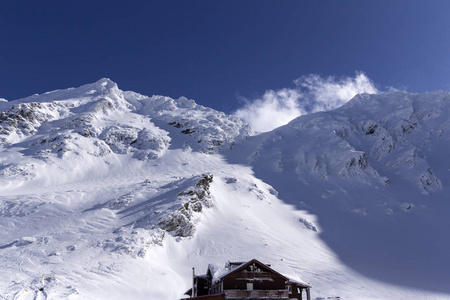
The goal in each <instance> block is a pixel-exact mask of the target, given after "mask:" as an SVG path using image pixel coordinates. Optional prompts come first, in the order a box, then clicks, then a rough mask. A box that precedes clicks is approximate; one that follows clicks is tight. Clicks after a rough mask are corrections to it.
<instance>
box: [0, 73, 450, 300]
mask: <svg viewBox="0 0 450 300" xmlns="http://www.w3.org/2000/svg"><path fill="white" fill-rule="evenodd" d="M449 101H450V95H449V94H447V93H442V92H434V93H429V94H422V95H419V94H409V93H403V92H397V93H392V94H380V95H370V96H369V95H359V96H356V97H355V98H354V99H353V100H351V101H350V102H348V103H347V104H346V105H344V106H343V107H341V108H339V109H337V110H334V111H329V112H322V113H315V114H311V115H306V116H303V117H299V118H297V119H295V120H293V121H292V122H291V123H289V124H288V125H286V126H283V127H280V128H278V129H276V130H274V131H272V132H268V133H265V134H261V135H254V132H253V130H252V129H251V128H250V127H249V126H248V125H247V124H246V123H245V122H243V121H241V120H240V119H238V118H236V117H234V116H230V115H226V114H224V113H222V112H218V111H215V110H213V109H210V108H206V107H203V106H200V105H197V104H196V103H195V102H194V101H192V100H188V99H186V98H180V99H178V100H175V99H171V98H168V97H163V96H153V97H147V96H144V95H140V94H137V93H134V92H124V91H121V90H120V89H119V88H118V87H117V85H116V84H115V83H114V82H112V81H110V80H109V79H101V80H99V81H98V82H96V83H93V84H88V85H84V86H81V87H79V88H72V89H67V90H58V91H53V92H49V93H46V94H43V95H33V96H31V97H28V98H24V99H19V100H15V101H6V100H3V99H0V151H1V155H0V228H1V235H0V299H155V300H160V299H162V300H165V299H168V300H170V299H173V300H175V299H180V298H183V297H185V296H183V293H184V292H185V291H186V290H188V289H189V288H190V285H191V282H192V277H191V276H192V267H195V268H196V273H197V274H200V273H204V272H205V271H206V269H207V266H208V264H209V263H213V264H215V265H217V266H221V265H224V264H225V263H226V262H227V261H229V260H231V261H247V260H250V259H252V258H256V259H258V260H260V261H263V262H266V263H270V264H271V265H272V267H273V268H274V269H275V270H278V271H280V272H281V273H283V274H285V275H286V276H288V277H290V278H293V279H296V280H299V281H303V282H306V283H309V284H311V285H312V287H313V288H312V299H317V300H319V299H320V300H324V299H450V284H449V282H450V271H449V270H450V259H449V257H448V253H450V238H449V237H450V235H449V228H450V218H448V212H450V204H449V200H450V199H449V197H448V194H447V193H446V190H447V189H448V187H449V185H450V176H449V175H450V174H449V172H450V159H449V158H448V153H450V133H449V130H450V103H449Z"/></svg>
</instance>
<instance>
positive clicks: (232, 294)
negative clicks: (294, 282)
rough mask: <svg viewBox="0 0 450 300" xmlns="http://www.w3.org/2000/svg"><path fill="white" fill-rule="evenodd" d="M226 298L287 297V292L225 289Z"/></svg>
mask: <svg viewBox="0 0 450 300" xmlns="http://www.w3.org/2000/svg"><path fill="white" fill-rule="evenodd" d="M224 293H225V296H226V298H227V299H232V298H250V297H252V298H276V299H289V292H288V291H287V290H265V291H263V290H252V291H247V290H225V291H224Z"/></svg>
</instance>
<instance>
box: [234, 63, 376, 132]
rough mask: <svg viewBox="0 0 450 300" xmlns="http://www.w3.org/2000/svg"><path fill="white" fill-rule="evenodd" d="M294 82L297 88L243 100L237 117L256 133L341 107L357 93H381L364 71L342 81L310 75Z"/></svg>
mask: <svg viewBox="0 0 450 300" xmlns="http://www.w3.org/2000/svg"><path fill="white" fill-rule="evenodd" d="M294 83H295V88H283V89H280V90H277V91H274V90H267V91H266V92H265V93H264V94H263V95H262V96H261V97H260V98H258V99H254V100H248V99H245V98H244V101H245V105H244V107H242V108H240V109H238V110H237V111H236V112H235V115H236V116H238V117H240V118H242V119H244V120H245V121H247V122H248V123H249V124H250V125H251V126H252V127H253V129H255V130H256V131H257V132H267V131H270V130H272V129H275V128H277V127H279V126H282V125H285V124H287V123H289V122H290V121H291V120H293V119H295V118H296V117H299V116H301V115H305V114H308V113H313V112H317V111H327V110H332V109H335V108H338V107H340V106H342V105H343V104H345V103H346V102H347V101H349V100H350V99H352V98H353V97H354V96H356V95H357V94H362V93H367V94H376V93H378V90H377V89H376V88H375V85H374V84H373V82H372V81H371V80H370V79H369V78H368V77H367V76H366V75H365V74H364V73H361V72H357V73H356V74H355V77H344V78H340V79H337V78H335V77H333V76H329V77H327V78H323V77H321V76H319V75H316V74H311V75H308V76H302V77H300V78H298V79H296V80H294Z"/></svg>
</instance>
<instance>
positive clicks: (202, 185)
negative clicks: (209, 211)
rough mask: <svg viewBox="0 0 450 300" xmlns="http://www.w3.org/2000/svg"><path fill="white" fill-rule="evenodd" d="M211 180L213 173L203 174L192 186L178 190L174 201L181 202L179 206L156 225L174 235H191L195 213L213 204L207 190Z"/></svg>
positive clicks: (195, 218)
mask: <svg viewBox="0 0 450 300" xmlns="http://www.w3.org/2000/svg"><path fill="white" fill-rule="evenodd" d="M212 181H213V175H211V174H203V175H201V177H200V180H199V181H198V182H197V183H196V184H195V185H194V186H190V187H188V188H187V189H185V190H183V191H182V192H180V193H179V194H178V196H177V199H176V200H175V202H176V203H179V204H181V206H180V208H178V210H177V211H175V212H173V213H171V214H169V215H167V216H165V217H164V218H163V220H162V221H160V222H159V223H158V225H159V226H161V228H162V229H164V230H166V231H168V232H170V233H171V234H172V235H174V236H180V237H187V236H192V235H193V234H194V232H195V223H196V222H197V217H196V216H197V213H199V212H201V211H202V210H203V209H204V208H209V207H211V206H212V205H213V202H212V197H211V193H210V192H209V186H210V184H211V183H212Z"/></svg>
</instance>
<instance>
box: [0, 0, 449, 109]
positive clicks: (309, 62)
mask: <svg viewBox="0 0 450 300" xmlns="http://www.w3.org/2000/svg"><path fill="white" fill-rule="evenodd" d="M129 2H130V3H131V4H130V3H128V1H94V0H91V1H81V0H78V1H69V0H68V1H50V0H48V1H20V0H4V1H1V2H0V97H3V98H6V99H8V100H13V99H16V98H20V97H25V96H28V95H30V94H33V93H43V92H46V91H49V90H54V89H60V88H67V87H72V86H79V85H82V84H85V83H91V82H94V81H96V80H98V79H100V78H101V77H109V78H111V79H112V80H113V81H115V82H117V83H118V85H119V87H120V88H121V89H122V90H133V91H136V92H140V93H142V94H146V95H153V94H161V95H166V96H171V97H174V98H177V97H179V96H186V97H188V98H191V99H194V100H196V101H197V102H198V103H200V104H203V105H207V106H210V107H213V108H216V109H220V110H224V111H227V112H229V111H231V110H234V109H236V107H237V106H238V105H239V102H238V100H237V98H236V96H237V95H240V96H244V97H247V98H252V97H257V96H260V95H261V94H262V93H263V92H264V91H265V90H267V89H278V88H282V87H292V86H293V83H292V81H293V80H294V79H296V78H298V77H300V76H302V75H308V74H311V73H315V74H319V75H322V76H329V75H333V76H353V75H354V74H355V71H363V72H365V73H366V74H367V76H368V77H369V78H371V79H372V80H373V81H374V82H375V83H376V84H377V87H378V88H380V89H383V88H384V87H386V86H393V87H397V88H406V89H407V90H408V91H412V92H423V91H430V90H435V89H444V90H449V89H450V1H445V0H442V1H415V0H405V1H396V0H386V1H384V0H374V1H368V0H364V1H361V0H357V1H350V0H349V1H337V0H333V1H288V0H286V1H278V0H273V1H261V0H258V1H257V0H253V1H246V0H236V1H212V0H208V1H202V0H195V1H188V0H183V1H167V0H166V1H148V0H147V1H129Z"/></svg>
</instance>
